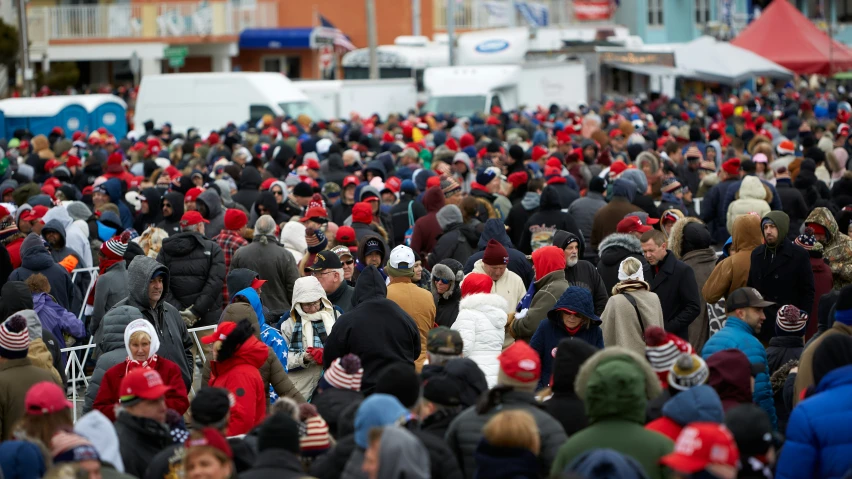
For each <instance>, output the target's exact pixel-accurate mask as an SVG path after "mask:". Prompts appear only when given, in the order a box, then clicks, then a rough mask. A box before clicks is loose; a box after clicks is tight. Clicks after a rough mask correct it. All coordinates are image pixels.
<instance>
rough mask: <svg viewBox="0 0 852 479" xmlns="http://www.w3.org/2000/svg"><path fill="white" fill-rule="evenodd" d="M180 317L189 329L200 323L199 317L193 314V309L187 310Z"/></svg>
mask: <svg viewBox="0 0 852 479" xmlns="http://www.w3.org/2000/svg"><path fill="white" fill-rule="evenodd" d="M180 316H181V317H182V318H183V322H184V323H185V324H186V327H187V328H191V327H192V326H193V325H194V324H195V323H197V322H198V316H196V315H195V313H193V312H192V307H189V308H186V309H184V310H183V311H181V312H180Z"/></svg>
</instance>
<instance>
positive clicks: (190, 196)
mask: <svg viewBox="0 0 852 479" xmlns="http://www.w3.org/2000/svg"><path fill="white" fill-rule="evenodd" d="M201 193H204V190H202V189H201V188H198V187H195V188H190V189H189V191H187V192H186V194H185V195H183V202H184V203H186V202H187V201H195V200H196V199H198V196H199V195H201Z"/></svg>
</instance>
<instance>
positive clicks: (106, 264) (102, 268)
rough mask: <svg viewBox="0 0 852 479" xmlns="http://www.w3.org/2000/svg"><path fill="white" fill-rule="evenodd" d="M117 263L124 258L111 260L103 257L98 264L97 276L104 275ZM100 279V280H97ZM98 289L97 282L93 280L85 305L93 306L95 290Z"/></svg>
mask: <svg viewBox="0 0 852 479" xmlns="http://www.w3.org/2000/svg"><path fill="white" fill-rule="evenodd" d="M119 261H124V258H119V259H112V258H110V257H108V256H103V257H102V258H101V262H100V263H99V264H98V276H101V275H103V274H104V273H106V270H108V269H110V267H112V265H114V264H116V263H118V262H119ZM98 279H100V278H98ZM97 287H98V280H97V279H96V280H95V284H93V285H92V292H91V293H89V297H88V298H87V299H86V304H88V305H89V306H94V305H95V288H97Z"/></svg>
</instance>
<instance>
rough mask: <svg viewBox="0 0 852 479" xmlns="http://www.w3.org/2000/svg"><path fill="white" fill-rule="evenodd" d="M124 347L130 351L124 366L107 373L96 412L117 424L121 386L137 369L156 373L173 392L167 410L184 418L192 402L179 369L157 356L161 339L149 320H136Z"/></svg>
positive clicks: (169, 393)
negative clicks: (116, 415)
mask: <svg viewBox="0 0 852 479" xmlns="http://www.w3.org/2000/svg"><path fill="white" fill-rule="evenodd" d="M124 347H125V348H127V358H126V359H125V360H124V362H123V363H119V364H116V365H115V366H113V367H111V368H109V369H107V372H106V373H104V378H103V379H102V380H101V386H100V388H98V395H97V396H96V397H95V402H94V404H93V405H92V407H93V408H94V409H97V410H98V411H100V412H102V413H104V415H105V416H106V417H108V418H109V419H110V420H111V421H113V422H115V407H116V406H117V405H118V400H119V398H120V397H121V392H120V391H119V385H120V384H121V380H122V379H124V376H126V375H127V373H129V372H130V371H133V370H134V369H136V368H150V369H154V370H156V371H157V372H158V373H159V374H160V377H162V378H163V383H165V384H166V385H167V386H171V387H172V389H171V390H170V391H169V392H168V393H166V407H168V408H169V409H174V410H175V411H177V413H178V414H180V415H183V414H184V413H185V412H186V410H187V409H189V398H188V396H187V393H186V386H185V385H184V383H183V376H182V375H181V372H180V366H178V365H177V364H175V363H174V362H172V361H169V360H168V359H166V358H161V357H159V356H157V351H158V350H159V349H160V339H159V338H158V337H157V332H156V331H155V330H154V326H153V325H152V324H151V323H150V322H148V320H146V319H136V320H133V321H131V322H130V324H128V325H127V328H125V329H124Z"/></svg>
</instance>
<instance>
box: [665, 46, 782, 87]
mask: <svg viewBox="0 0 852 479" xmlns="http://www.w3.org/2000/svg"><path fill="white" fill-rule="evenodd" d="M670 46H671V48H672V49H673V50H674V52H675V65H677V70H678V71H679V76H681V77H683V78H694V79H696V80H703V81H708V82H717V83H724V84H728V85H735V84H739V83H742V82H745V81H748V80H750V79H752V78H754V77H769V78H776V79H788V78H792V77H793V72H791V71H790V70H788V69H786V68H784V67H782V66H781V65H779V64H777V63H775V62H773V61H771V60H768V59H766V58H764V57H762V56H760V55H758V54H756V53H754V52H751V51H749V50H746V49H744V48H740V47H737V46H734V45H731V44H730V43H728V42H720V41H718V40H716V39H715V38H712V37H707V36H703V37H700V38H697V39H695V40H693V41H691V42H689V43H681V44H673V45H670Z"/></svg>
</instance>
